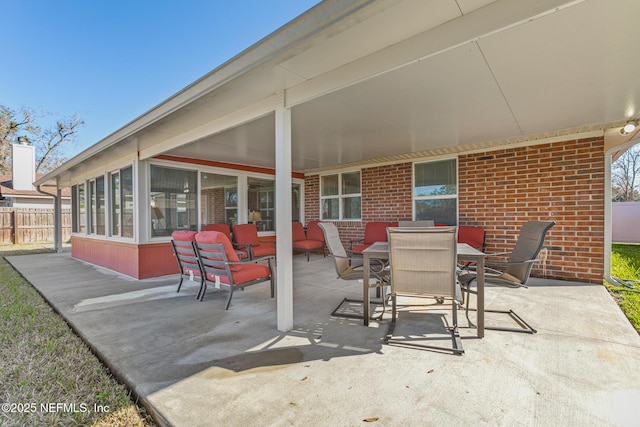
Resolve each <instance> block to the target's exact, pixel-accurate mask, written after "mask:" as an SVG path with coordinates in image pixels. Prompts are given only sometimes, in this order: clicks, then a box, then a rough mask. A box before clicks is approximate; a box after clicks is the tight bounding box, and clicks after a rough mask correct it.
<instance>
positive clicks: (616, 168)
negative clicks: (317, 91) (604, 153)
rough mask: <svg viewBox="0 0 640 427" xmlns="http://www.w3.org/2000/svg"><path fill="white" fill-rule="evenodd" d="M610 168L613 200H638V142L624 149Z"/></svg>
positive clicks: (639, 149) (639, 162) (639, 187)
mask: <svg viewBox="0 0 640 427" xmlns="http://www.w3.org/2000/svg"><path fill="white" fill-rule="evenodd" d="M611 170H612V174H611V183H612V187H613V188H612V190H613V200H614V201H616V202H631V201H637V200H640V144H636V145H634V146H632V147H630V148H629V149H628V150H627V151H625V152H624V153H623V154H622V155H621V156H620V157H619V158H618V160H616V161H615V162H614V163H613V165H612V168H611Z"/></svg>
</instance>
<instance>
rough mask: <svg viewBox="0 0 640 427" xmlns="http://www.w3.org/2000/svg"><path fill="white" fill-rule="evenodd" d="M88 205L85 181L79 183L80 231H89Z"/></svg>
mask: <svg viewBox="0 0 640 427" xmlns="http://www.w3.org/2000/svg"><path fill="white" fill-rule="evenodd" d="M86 224H87V207H86V196H85V191H84V183H82V184H78V231H79V232H80V233H86V232H87V225H86Z"/></svg>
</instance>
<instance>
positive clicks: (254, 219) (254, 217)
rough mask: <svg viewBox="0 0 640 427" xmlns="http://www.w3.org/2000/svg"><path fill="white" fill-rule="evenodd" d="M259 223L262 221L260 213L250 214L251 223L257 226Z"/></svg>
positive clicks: (252, 212) (253, 212)
mask: <svg viewBox="0 0 640 427" xmlns="http://www.w3.org/2000/svg"><path fill="white" fill-rule="evenodd" d="M258 221H262V217H261V216H260V212H258V211H251V212H249V222H253V224H254V225H255V223H256V222H258Z"/></svg>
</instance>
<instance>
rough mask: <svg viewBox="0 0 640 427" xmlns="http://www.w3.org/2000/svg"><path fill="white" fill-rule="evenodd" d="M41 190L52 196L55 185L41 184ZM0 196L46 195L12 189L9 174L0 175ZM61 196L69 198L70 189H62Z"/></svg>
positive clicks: (30, 196)
mask: <svg viewBox="0 0 640 427" xmlns="http://www.w3.org/2000/svg"><path fill="white" fill-rule="evenodd" d="M43 176H44V174H40V175H38V176H37V177H36V179H38V178H41V177H43ZM40 188H41V189H42V191H44V192H46V193H49V194H51V196H52V197H53V196H54V195H55V194H56V187H55V186H50V185H43V186H41V187H40ZM0 197H28V198H35V199H41V198H45V197H47V196H46V195H44V194H42V193H41V192H39V191H36V190H14V189H13V181H12V177H11V175H0ZM62 198H63V199H70V198H71V189H70V188H68V187H66V188H63V189H62Z"/></svg>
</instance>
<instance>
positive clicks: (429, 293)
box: [385, 227, 464, 354]
mask: <svg viewBox="0 0 640 427" xmlns="http://www.w3.org/2000/svg"><path fill="white" fill-rule="evenodd" d="M387 232H388V235H389V266H390V270H391V276H390V284H391V325H390V327H389V332H388V333H387V336H386V338H385V343H386V344H397V345H400V346H406V347H414V348H424V349H434V350H446V351H452V352H453V353H454V354H462V353H464V350H463V348H462V341H461V340H460V335H459V333H458V314H457V307H458V302H459V301H460V296H461V293H460V288H459V284H458V281H457V271H456V251H457V241H456V227H433V228H431V227H429V228H425V227H421V228H408V227H397V228H396V227H391V228H389V229H388V231H387ZM398 296H402V297H412V298H415V297H418V298H434V299H435V298H444V299H447V300H450V301H451V325H449V324H448V323H447V322H446V318H445V317H444V315H441V316H442V320H443V322H444V323H445V327H446V329H447V330H448V332H449V333H450V335H451V341H452V346H451V347H442V346H437V345H430V344H423V343H422V342H423V341H425V340H426V341H431V340H433V339H434V338H427V337H425V336H424V335H418V334H413V333H411V334H403V336H402V337H395V336H394V332H395V330H396V326H397V325H396V322H397V320H396V319H397V318H398V319H401V318H402V316H398V308H397V307H398V302H397V299H398ZM411 307H412V308H413V306H411ZM439 309H441V306H439ZM407 311H409V312H410V311H411V309H407V308H406V307H405V308H404V310H403V311H402V314H404V313H405V312H407ZM427 311H428V310H427ZM420 314H423V312H421V313H420ZM425 321H426V319H425ZM426 324H427V323H425V326H426Z"/></svg>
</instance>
